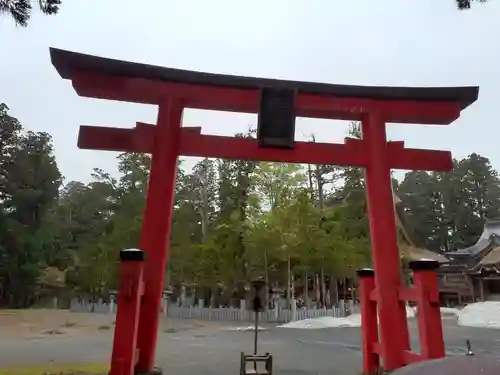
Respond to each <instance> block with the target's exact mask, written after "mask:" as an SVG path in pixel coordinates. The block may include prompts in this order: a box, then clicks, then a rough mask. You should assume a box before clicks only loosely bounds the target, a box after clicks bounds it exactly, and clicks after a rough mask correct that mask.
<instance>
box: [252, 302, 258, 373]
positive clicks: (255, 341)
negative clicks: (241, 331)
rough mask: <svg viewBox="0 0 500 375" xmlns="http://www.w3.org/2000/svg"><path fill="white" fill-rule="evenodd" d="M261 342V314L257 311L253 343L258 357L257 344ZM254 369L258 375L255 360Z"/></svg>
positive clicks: (254, 352) (254, 351)
mask: <svg viewBox="0 0 500 375" xmlns="http://www.w3.org/2000/svg"><path fill="white" fill-rule="evenodd" d="M258 340H259V312H258V311H255V334H254V341H253V354H254V355H255V356H256V355H257V343H258ZM253 369H254V370H255V373H256V374H257V361H256V360H255V358H254V361H253Z"/></svg>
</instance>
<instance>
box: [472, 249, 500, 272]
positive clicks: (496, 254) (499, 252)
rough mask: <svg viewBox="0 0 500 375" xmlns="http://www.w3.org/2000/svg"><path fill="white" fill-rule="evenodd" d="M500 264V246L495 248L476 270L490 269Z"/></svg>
mask: <svg viewBox="0 0 500 375" xmlns="http://www.w3.org/2000/svg"><path fill="white" fill-rule="evenodd" d="M498 263H500V246H496V247H494V248H493V249H492V250H491V251H489V252H488V254H486V256H485V257H484V258H483V259H481V261H480V262H479V263H478V264H477V265H476V266H475V267H474V268H475V269H481V268H488V267H492V266H495V265H497V264H498Z"/></svg>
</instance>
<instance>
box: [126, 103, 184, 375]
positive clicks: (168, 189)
mask: <svg viewBox="0 0 500 375" xmlns="http://www.w3.org/2000/svg"><path fill="white" fill-rule="evenodd" d="M182 111H183V106H182V104H181V103H180V102H179V101H178V100H175V99H170V100H168V101H166V102H165V103H162V104H160V106H159V108H158V125H156V126H155V127H154V128H153V129H154V130H155V134H154V146H153V156H152V160H151V172H150V176H149V185H148V193H147V198H146V209H145V212H144V219H143V222H142V232H141V245H140V246H141V249H143V250H144V251H146V253H147V256H148V257H147V262H146V265H145V269H144V282H145V290H144V295H143V297H142V303H141V319H140V322H139V336H138V340H137V345H138V348H139V360H138V362H137V365H136V368H135V370H136V373H147V372H149V371H151V370H152V369H153V368H154V362H155V355H156V342H157V338H158V323H159V318H160V310H161V296H162V292H163V287H164V278H165V272H166V269H167V259H168V255H169V249H170V229H171V227H172V213H173V204H174V194H175V180H176V176H177V159H178V155H179V145H180V137H181V134H182V130H181V119H182ZM188 133H189V131H188Z"/></svg>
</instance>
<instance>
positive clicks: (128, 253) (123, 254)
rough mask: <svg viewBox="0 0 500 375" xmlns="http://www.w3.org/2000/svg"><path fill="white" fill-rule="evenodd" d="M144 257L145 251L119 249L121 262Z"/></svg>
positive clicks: (142, 259)
mask: <svg viewBox="0 0 500 375" xmlns="http://www.w3.org/2000/svg"><path fill="white" fill-rule="evenodd" d="M145 259H146V252H144V251H142V250H139V249H125V250H120V260H121V261H122V262H128V261H140V262H142V261H144V260H145Z"/></svg>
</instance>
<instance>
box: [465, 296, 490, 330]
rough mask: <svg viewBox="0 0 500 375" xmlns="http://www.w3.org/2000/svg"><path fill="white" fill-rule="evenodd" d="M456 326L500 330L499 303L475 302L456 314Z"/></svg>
mask: <svg viewBox="0 0 500 375" xmlns="http://www.w3.org/2000/svg"><path fill="white" fill-rule="evenodd" d="M458 325H460V326H464V327H484V328H500V302H497V301H485V302H476V303H471V304H469V305H467V306H465V307H464V308H463V309H462V310H460V311H459V313H458Z"/></svg>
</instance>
